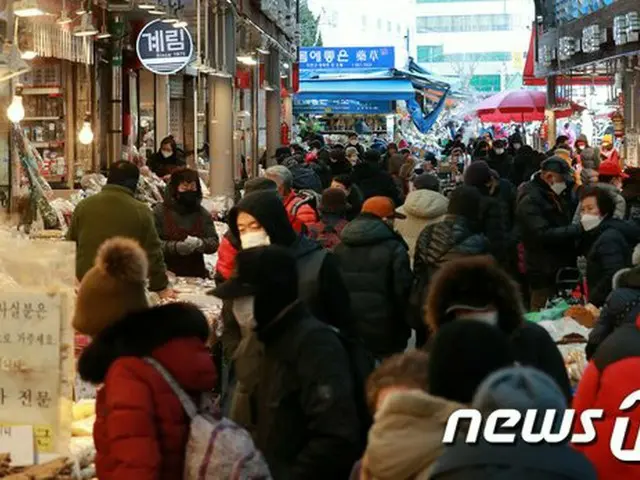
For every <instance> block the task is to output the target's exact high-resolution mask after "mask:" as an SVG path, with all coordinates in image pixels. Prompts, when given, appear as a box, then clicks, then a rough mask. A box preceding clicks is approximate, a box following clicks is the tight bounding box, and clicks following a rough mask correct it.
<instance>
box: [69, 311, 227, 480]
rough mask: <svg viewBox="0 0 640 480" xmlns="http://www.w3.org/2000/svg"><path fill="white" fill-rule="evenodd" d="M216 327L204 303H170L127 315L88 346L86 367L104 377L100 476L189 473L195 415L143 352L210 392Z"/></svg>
mask: <svg viewBox="0 0 640 480" xmlns="http://www.w3.org/2000/svg"><path fill="white" fill-rule="evenodd" d="M209 333H210V332H209V325H208V324H207V320H206V319H205V317H204V315H203V314H202V312H200V310H198V309H197V308H196V307H194V306H192V305H188V304H170V305H165V306H161V307H155V308H151V309H148V310H144V311H142V312H138V313H134V314H130V315H128V316H126V317H125V318H123V319H122V320H120V321H119V322H118V323H116V324H114V325H112V326H110V327H108V328H107V329H105V330H104V331H102V332H101V333H100V334H99V335H98V336H97V337H96V338H95V339H94V341H93V342H92V343H91V344H90V345H89V346H88V347H86V348H85V350H84V351H83V353H82V356H81V357H80V360H79V363H78V372H79V374H80V376H81V377H82V378H83V379H84V380H85V381H88V382H91V383H94V384H102V387H101V388H100V390H99V391H98V396H97V399H96V423H95V425H94V428H93V438H94V441H95V446H96V471H97V476H98V477H99V478H100V479H104V480H123V479H128V478H132V479H133V478H135V479H140V480H157V479H162V480H175V479H176V478H181V477H182V473H183V470H184V460H185V459H184V455H185V448H186V443H187V437H188V433H189V424H190V420H189V418H188V417H187V416H186V414H185V413H184V409H183V407H182V404H181V403H180V400H179V399H178V397H176V395H175V394H174V393H173V391H172V390H171V387H170V386H169V385H168V384H167V382H166V381H165V380H164V379H163V378H162V377H161V376H160V374H159V373H158V372H157V371H156V370H155V369H154V368H153V367H152V366H151V365H149V364H148V363H146V362H145V361H144V360H143V358H144V357H152V358H154V359H155V360H156V361H158V362H159V363H160V364H161V365H162V366H164V367H165V368H166V369H167V370H168V371H169V373H170V374H171V375H172V376H173V377H174V378H175V379H176V381H177V382H178V383H179V384H180V385H181V387H182V388H183V389H184V390H185V391H186V392H187V393H189V394H192V395H194V396H197V395H200V394H202V393H205V392H209V391H211V389H213V387H214V385H215V379H216V372H215V368H214V366H213V362H212V360H211V356H210V353H209V350H208V348H207V347H206V344H205V342H206V341H207V340H208V338H209Z"/></svg>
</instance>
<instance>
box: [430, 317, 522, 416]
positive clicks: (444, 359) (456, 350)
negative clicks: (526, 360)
mask: <svg viewBox="0 0 640 480" xmlns="http://www.w3.org/2000/svg"><path fill="white" fill-rule="evenodd" d="M513 362H514V359H513V355H512V353H511V348H510V345H509V341H508V339H507V336H506V335H505V334H504V333H503V332H502V331H501V330H499V329H498V328H496V327H494V326H491V325H488V324H487V323H484V322H481V321H476V320H457V321H454V322H451V323H448V324H446V325H444V326H442V327H441V328H440V329H439V330H438V332H437V333H436V335H435V337H434V341H433V346H432V348H431V351H430V352H429V374H428V379H429V393H431V394H432V395H435V396H437V397H441V398H445V399H447V400H452V401H454V402H458V403H464V404H470V403H471V400H472V399H473V395H474V393H475V392H476V390H477V389H478V387H479V386H480V384H481V383H482V382H483V381H484V380H485V378H487V377H488V376H489V375H490V374H491V373H493V372H495V371H497V370H499V369H501V368H504V367H508V366H511V365H513Z"/></svg>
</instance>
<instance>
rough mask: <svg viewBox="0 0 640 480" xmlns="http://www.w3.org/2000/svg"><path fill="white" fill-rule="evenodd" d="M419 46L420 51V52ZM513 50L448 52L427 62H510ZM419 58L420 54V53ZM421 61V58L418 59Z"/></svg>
mask: <svg viewBox="0 0 640 480" xmlns="http://www.w3.org/2000/svg"><path fill="white" fill-rule="evenodd" d="M419 49H420V47H418V52H420V50H419ZM512 56H513V54H512V53H511V52H472V53H447V54H444V55H443V54H442V53H440V55H438V56H436V57H435V58H434V59H433V60H430V61H426V62H427V63H449V62H452V63H459V62H462V63H464V62H510V61H511V59H512ZM418 58H419V55H418ZM418 61H421V60H418Z"/></svg>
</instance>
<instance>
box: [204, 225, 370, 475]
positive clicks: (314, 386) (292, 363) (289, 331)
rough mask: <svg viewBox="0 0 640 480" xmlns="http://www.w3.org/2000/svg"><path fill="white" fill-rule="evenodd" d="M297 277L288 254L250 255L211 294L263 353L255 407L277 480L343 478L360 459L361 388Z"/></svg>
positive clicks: (259, 442)
mask: <svg viewBox="0 0 640 480" xmlns="http://www.w3.org/2000/svg"><path fill="white" fill-rule="evenodd" d="M239 223H241V220H239ZM254 233H255V232H254ZM246 234H247V232H246V231H245V232H244V233H243V235H242V238H243V239H246V238H248V237H246ZM252 238H256V239H257V238H258V236H257V235H254V236H253V237H252ZM243 243H244V242H243ZM298 271H299V266H298V262H297V261H296V260H295V259H294V258H293V257H292V255H291V252H290V250H289V249H286V248H283V247H278V246H270V247H259V248H249V249H247V250H243V251H242V252H240V253H239V254H238V257H237V264H236V271H235V274H234V276H233V277H231V279H230V280H229V281H227V282H225V283H223V284H222V285H220V286H219V287H218V288H216V289H215V290H214V291H213V292H212V293H213V295H215V296H217V297H219V298H221V299H223V300H225V301H226V302H231V303H232V304H233V307H232V309H233V312H234V314H235V316H236V319H237V322H238V324H239V328H240V329H241V330H242V331H243V332H245V338H249V337H247V336H248V335H255V337H256V340H257V342H259V344H260V345H261V346H262V348H263V354H262V358H261V360H260V363H259V368H257V369H256V372H255V385H254V387H255V388H254V389H253V390H252V391H251V392H250V393H249V396H250V402H249V403H250V404H251V405H252V406H253V409H252V411H251V414H252V415H251V416H252V420H253V422H254V427H255V428H254V430H253V432H254V439H255V442H256V447H257V448H258V449H260V451H261V452H262V453H263V454H264V456H265V459H266V460H267V463H268V464H269V469H270V470H271V473H272V475H273V478H275V479H291V480H293V479H300V480H302V479H328V478H335V479H344V478H348V475H349V471H350V470H351V467H352V465H353V464H354V463H355V461H356V460H357V458H358V456H359V454H360V453H361V447H360V442H359V440H360V438H361V435H362V432H361V425H360V421H359V420H358V418H359V417H358V413H357V412H358V410H357V407H356V394H355V392H356V391H357V390H356V389H357V387H356V386H355V385H354V376H353V373H352V372H353V370H352V369H351V366H350V361H349V356H348V354H347V351H346V350H345V347H344V346H343V343H342V341H341V339H340V337H339V335H338V334H337V333H336V332H335V330H333V329H332V328H331V327H329V326H328V325H326V324H325V323H323V322H321V321H319V320H318V319H316V318H315V317H314V316H313V315H312V314H311V313H310V312H309V310H308V309H307V307H306V305H305V304H304V302H302V301H301V300H300V297H301V295H302V294H299V285H300V280H299V278H298ZM241 346H242V345H241Z"/></svg>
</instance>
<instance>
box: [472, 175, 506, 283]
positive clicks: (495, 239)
mask: <svg viewBox="0 0 640 480" xmlns="http://www.w3.org/2000/svg"><path fill="white" fill-rule="evenodd" d="M505 183H506V184H509V182H508V181H505ZM502 185H503V184H502V181H501V182H500V184H499V185H498V187H497V189H496V191H495V192H493V193H494V195H492V194H491V193H489V192H488V191H486V189H484V188H481V189H479V190H480V192H481V193H482V204H481V213H480V215H481V217H480V222H481V223H480V230H481V231H482V233H483V234H484V235H485V237H487V240H488V241H489V246H490V252H491V254H492V255H493V257H494V258H495V259H496V260H497V261H498V263H499V264H500V265H501V266H502V267H503V268H506V269H507V270H509V268H510V266H511V263H512V261H511V260H512V258H514V257H515V251H514V250H513V251H512V249H511V248H510V247H511V246H512V244H513V241H512V228H511V227H510V225H509V222H510V218H509V217H510V215H512V212H513V207H511V206H510V205H509V204H508V197H509V191H508V190H507V189H506V187H503V186H502ZM501 188H505V192H504V197H502V196H501V195H500V189H501Z"/></svg>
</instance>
